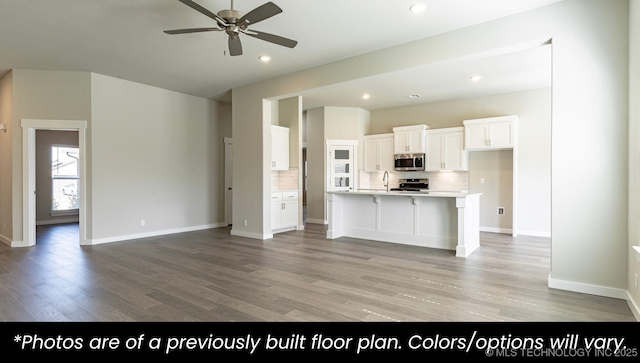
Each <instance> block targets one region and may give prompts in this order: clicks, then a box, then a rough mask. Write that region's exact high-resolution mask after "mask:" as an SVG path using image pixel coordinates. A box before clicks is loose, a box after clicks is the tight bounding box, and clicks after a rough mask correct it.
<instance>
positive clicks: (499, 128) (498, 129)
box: [489, 122, 513, 148]
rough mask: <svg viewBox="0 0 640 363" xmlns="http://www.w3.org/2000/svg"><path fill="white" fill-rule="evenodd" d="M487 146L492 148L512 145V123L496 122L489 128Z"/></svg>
mask: <svg viewBox="0 0 640 363" xmlns="http://www.w3.org/2000/svg"><path fill="white" fill-rule="evenodd" d="M489 146H490V147H492V148H505V147H506V148H509V147H513V124H512V123H510V122H509V123H497V124H494V125H491V126H490V128H489Z"/></svg>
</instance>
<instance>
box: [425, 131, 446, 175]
mask: <svg viewBox="0 0 640 363" xmlns="http://www.w3.org/2000/svg"><path fill="white" fill-rule="evenodd" d="M442 140H443V137H442V135H433V136H427V156H426V157H427V164H426V170H427V171H437V170H440V169H442V149H443V147H442Z"/></svg>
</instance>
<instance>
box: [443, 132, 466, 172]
mask: <svg viewBox="0 0 640 363" xmlns="http://www.w3.org/2000/svg"><path fill="white" fill-rule="evenodd" d="M443 140H444V145H443V150H444V151H443V153H444V157H443V161H442V168H443V169H446V170H467V169H468V167H467V164H468V163H467V152H466V151H465V150H464V134H463V133H462V132H456V133H451V134H448V135H445V136H443Z"/></svg>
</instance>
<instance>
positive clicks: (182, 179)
mask: <svg viewBox="0 0 640 363" xmlns="http://www.w3.org/2000/svg"><path fill="white" fill-rule="evenodd" d="M91 90H92V123H93V129H92V138H91V144H92V149H93V151H92V152H93V165H92V175H93V185H92V189H93V202H92V210H93V225H94V231H93V240H94V243H100V242H108V241H112V240H120V239H128V238H132V237H136V236H139V235H148V234H162V233H168V232H171V231H180V230H191V229H201V228H208V227H212V226H221V225H224V202H223V201H224V196H223V191H224V179H223V176H224V173H223V172H222V171H223V170H224V161H223V160H224V159H223V155H224V153H223V152H222V150H223V137H224V136H227V135H223V134H222V133H221V132H220V131H219V125H218V120H216V116H217V112H218V110H217V107H218V106H217V103H216V102H215V101H211V100H207V99H204V98H199V97H194V96H189V95H185V94H181V93H177V92H172V91H167V90H164V89H160V88H156V87H151V86H146V85H142V84H139V83H134V82H129V81H124V80H120V79H116V78H112V77H107V76H103V75H98V74H92V76H91ZM234 148H235V145H234ZM141 220H144V221H145V225H144V226H142V225H141Z"/></svg>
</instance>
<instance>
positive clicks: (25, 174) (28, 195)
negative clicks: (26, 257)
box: [12, 119, 91, 246]
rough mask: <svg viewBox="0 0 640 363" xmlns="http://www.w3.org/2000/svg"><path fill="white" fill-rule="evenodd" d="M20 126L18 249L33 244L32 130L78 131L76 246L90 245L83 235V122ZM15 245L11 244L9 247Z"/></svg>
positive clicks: (32, 122)
mask: <svg viewBox="0 0 640 363" xmlns="http://www.w3.org/2000/svg"><path fill="white" fill-rule="evenodd" d="M21 126H22V213H23V215H22V239H23V241H22V242H20V243H17V244H19V245H20V246H34V245H35V244H36V236H35V230H36V212H35V209H36V204H35V190H36V189H35V174H36V171H35V149H36V145H35V139H36V130H74V131H78V149H79V151H80V165H79V167H80V175H79V177H80V191H79V195H80V212H79V224H80V226H79V230H80V235H79V243H80V245H88V244H91V241H90V240H88V239H87V235H86V230H87V228H86V221H87V220H89V219H90V218H88V217H87V215H88V214H90V213H89V211H87V177H86V164H87V157H86V155H85V154H86V129H87V121H85V120H34V119H21ZM14 243H16V242H13V243H12V246H13V244H14Z"/></svg>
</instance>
